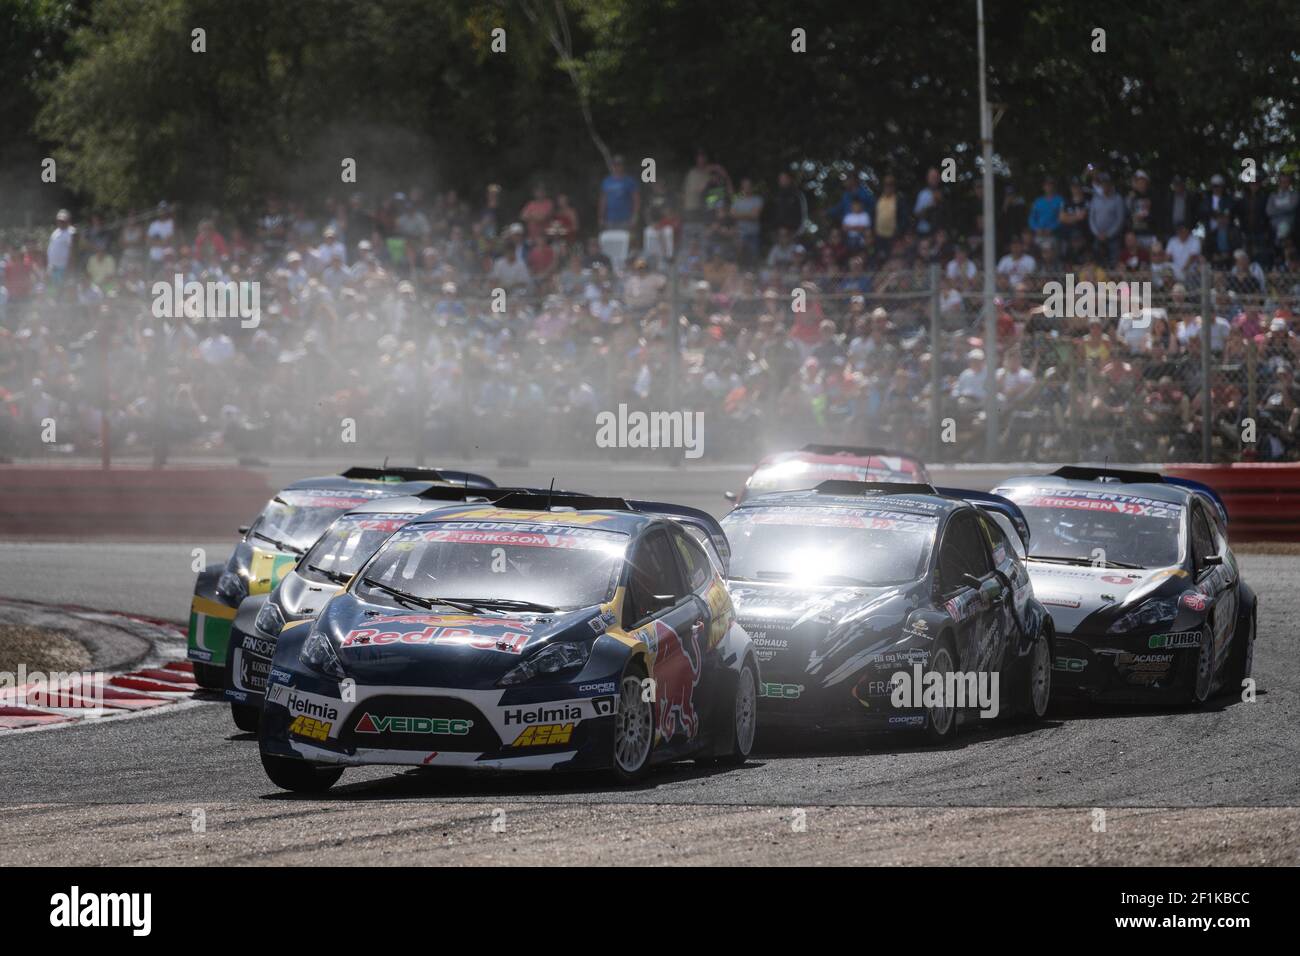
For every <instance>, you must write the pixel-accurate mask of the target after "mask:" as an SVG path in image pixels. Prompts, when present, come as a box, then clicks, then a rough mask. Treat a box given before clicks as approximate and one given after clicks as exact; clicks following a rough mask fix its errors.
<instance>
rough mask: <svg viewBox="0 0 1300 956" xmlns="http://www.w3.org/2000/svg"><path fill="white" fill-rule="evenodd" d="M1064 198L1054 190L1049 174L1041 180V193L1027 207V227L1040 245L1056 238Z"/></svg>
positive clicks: (1054, 184)
mask: <svg viewBox="0 0 1300 956" xmlns="http://www.w3.org/2000/svg"><path fill="white" fill-rule="evenodd" d="M1064 205H1065V200H1064V199H1062V198H1061V196H1060V194H1059V193H1058V192H1057V191H1056V180H1055V179H1053V178H1052V177H1051V176H1048V177H1046V178H1045V179H1044V180H1043V194H1042V195H1041V196H1039V197H1038V198H1037V199H1035V200H1034V204H1033V206H1031V207H1030V209H1029V228H1030V229H1032V230H1033V231H1034V238H1035V239H1037V240H1038V244H1039V245H1040V246H1041V245H1043V244H1045V243H1047V242H1053V241H1055V240H1056V237H1057V231H1058V230H1059V229H1060V227H1061V209H1062V208H1063V207H1064Z"/></svg>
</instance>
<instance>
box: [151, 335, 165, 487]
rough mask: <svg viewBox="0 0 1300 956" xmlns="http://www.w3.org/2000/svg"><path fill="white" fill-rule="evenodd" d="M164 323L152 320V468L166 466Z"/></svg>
mask: <svg viewBox="0 0 1300 956" xmlns="http://www.w3.org/2000/svg"><path fill="white" fill-rule="evenodd" d="M165 333H166V323H165V322H164V321H163V320H162V318H161V317H160V316H155V317H154V320H153V466H154V468H161V467H163V466H164V465H165V464H167V418H166V415H167V410H166V409H165V408H164V407H163V402H164V400H165V399H164V396H165V395H166V391H167V348H166V344H165V342H164V338H165Z"/></svg>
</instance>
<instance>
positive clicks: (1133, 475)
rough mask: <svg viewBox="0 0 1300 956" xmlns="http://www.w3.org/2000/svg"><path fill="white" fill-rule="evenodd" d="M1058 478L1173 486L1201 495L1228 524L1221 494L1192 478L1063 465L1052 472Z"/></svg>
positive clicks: (1226, 511) (1158, 473)
mask: <svg viewBox="0 0 1300 956" xmlns="http://www.w3.org/2000/svg"><path fill="white" fill-rule="evenodd" d="M1052 475H1053V476H1054V477H1056V478H1066V479H1069V480H1071V481H1102V480H1105V479H1109V480H1110V481H1112V482H1115V483H1117V484H1151V485H1173V486H1174V487H1175V488H1186V489H1187V490H1188V491H1190V492H1193V493H1194V494H1198V495H1201V496H1202V497H1204V498H1206V499H1208V500H1209V501H1210V502H1211V503H1212V504H1213V505H1214V507H1215V509H1216V510H1217V511H1218V512H1219V516H1220V517H1221V518H1223V523H1224V524H1227V523H1228V507H1227V505H1225V504H1224V503H1223V499H1222V498H1220V497H1219V493H1218V492H1217V491H1215V490H1214V489H1213V488H1211V487H1210V486H1209V485H1206V484H1202V483H1201V482H1199V481H1193V480H1192V479H1190V478H1175V477H1174V476H1173V475H1162V474H1161V473H1160V472H1158V471H1128V470H1126V469H1122V468H1096V467H1091V466H1088V465H1063V466H1062V467H1060V468H1058V469H1056V471H1054V472H1052Z"/></svg>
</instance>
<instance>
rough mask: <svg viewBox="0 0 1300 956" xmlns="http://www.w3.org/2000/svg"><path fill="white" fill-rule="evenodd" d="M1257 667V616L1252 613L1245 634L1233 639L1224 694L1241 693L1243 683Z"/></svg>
mask: <svg viewBox="0 0 1300 956" xmlns="http://www.w3.org/2000/svg"><path fill="white" fill-rule="evenodd" d="M1254 667H1255V614H1254V612H1251V615H1250V620H1249V621H1247V623H1246V629H1245V633H1244V634H1237V635H1236V636H1234V637H1233V639H1232V650H1231V651H1229V652H1228V665H1227V668H1226V673H1225V674H1224V681H1223V692H1224V693H1225V694H1226V693H1229V692H1231V693H1232V694H1240V693H1241V682H1242V681H1244V680H1245V679H1246V678H1248V677H1249V676H1250V674H1251V671H1252V670H1254Z"/></svg>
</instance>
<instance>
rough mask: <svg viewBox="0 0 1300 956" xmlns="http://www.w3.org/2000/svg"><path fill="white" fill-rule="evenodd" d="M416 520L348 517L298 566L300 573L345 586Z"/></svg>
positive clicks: (387, 516) (402, 516) (386, 516)
mask: <svg viewBox="0 0 1300 956" xmlns="http://www.w3.org/2000/svg"><path fill="white" fill-rule="evenodd" d="M413 517H415V516H414V515H410V514H364V515H344V516H343V517H341V518H339V519H338V520H336V521H335V522H334V523H333V524H332V525H330V526H329V528H328V529H327V530H326V532H325V533H324V534H323V535H321V536H320V538H319V539H318V540H317V541H316V543H315V544H314V545H312V546H311V549H310V550H309V551H308V552H307V555H306V557H304V558H303V559H302V561H300V562H299V563H298V568H299V573H300V574H302V576H303V577H306V578H310V579H312V580H318V581H320V580H324V581H330V582H333V583H336V584H342V583H344V582H346V581H347V579H348V578H350V577H352V575H354V574H356V573H357V571H359V570H360V569H361V566H362V565H363V564H365V563H366V562H367V561H369V560H370V557H371V555H373V554H374V553H375V552H376V551H378V550H379V546H380V545H381V544H383V543H384V542H385V541H387V540H388V538H389V536H390V535H391V534H392V533H393V532H394V531H396V530H398V529H399V528H401V527H402V526H403V525H405V524H406V523H407V522H409V521H410V520H411V519H412V518H413Z"/></svg>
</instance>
